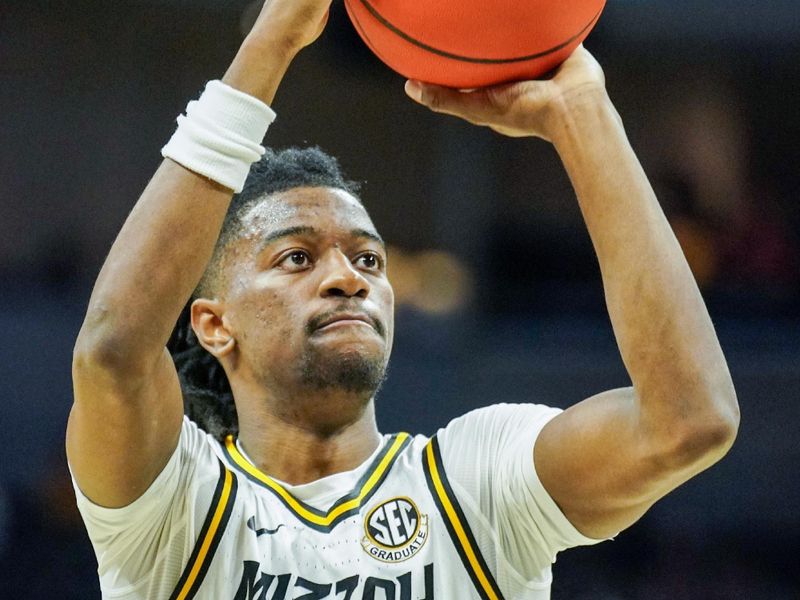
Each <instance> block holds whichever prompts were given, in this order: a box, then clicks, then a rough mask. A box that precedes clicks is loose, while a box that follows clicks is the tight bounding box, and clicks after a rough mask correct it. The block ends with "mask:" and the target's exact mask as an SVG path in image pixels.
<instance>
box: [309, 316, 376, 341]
mask: <svg viewBox="0 0 800 600" xmlns="http://www.w3.org/2000/svg"><path fill="white" fill-rule="evenodd" d="M353 327H369V328H370V329H372V330H374V331H375V332H376V333H377V334H378V335H380V336H381V337H382V336H383V327H382V325H381V323H380V321H378V319H375V318H374V317H372V316H370V315H368V314H367V313H365V312H344V311H343V312H336V313H333V314H331V313H324V314H322V315H318V316H317V317H314V318H312V319H311V321H310V322H309V329H310V330H311V332H318V331H334V330H336V329H346V328H353Z"/></svg>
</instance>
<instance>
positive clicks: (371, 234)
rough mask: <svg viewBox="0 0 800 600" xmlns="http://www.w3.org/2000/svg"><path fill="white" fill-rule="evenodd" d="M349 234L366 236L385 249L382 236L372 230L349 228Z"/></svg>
mask: <svg viewBox="0 0 800 600" xmlns="http://www.w3.org/2000/svg"><path fill="white" fill-rule="evenodd" d="M350 235H352V236H353V237H361V238H367V239H368V240H372V241H373V242H376V243H378V244H380V245H381V248H383V249H384V251H385V250H386V242H384V241H383V238H382V237H381V236H379V235H378V234H377V233H375V232H374V231H368V230H366V229H351V230H350Z"/></svg>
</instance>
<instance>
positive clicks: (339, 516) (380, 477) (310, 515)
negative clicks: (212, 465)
mask: <svg viewBox="0 0 800 600" xmlns="http://www.w3.org/2000/svg"><path fill="white" fill-rule="evenodd" d="M410 443H411V436H410V435H409V434H407V433H397V434H394V435H393V436H391V437H390V438H389V440H388V442H387V443H386V445H385V446H384V448H383V449H382V450H381V452H380V454H378V456H377V457H375V460H373V461H372V464H371V465H370V466H369V468H368V469H367V471H366V472H365V473H364V475H363V476H362V477H361V479H359V480H358V482H357V483H356V485H355V487H354V488H353V490H352V491H351V492H350V493H348V494H346V495H344V496H342V497H341V498H339V499H338V500H337V501H336V502H334V504H333V506H331V508H330V509H328V510H327V511H321V510H318V509H316V508H314V507H313V506H309V505H308V504H306V503H305V502H303V501H302V500H300V499H298V498H296V497H295V496H293V495H292V494H291V492H289V491H288V490H287V489H286V488H284V487H283V486H282V485H281V484H280V483H278V482H277V481H276V480H274V479H273V478H272V477H270V476H269V475H266V474H265V473H263V472H262V471H260V470H259V469H258V467H256V466H255V465H253V464H252V463H251V462H250V461H248V460H247V459H246V458H245V457H244V456H243V455H242V453H241V452H239V449H238V448H237V447H236V442H235V441H234V439H233V437H232V436H228V438H227V439H226V440H225V444H224V445H223V450H224V452H225V456H226V457H227V459H228V461H229V462H230V464H231V465H233V467H234V468H235V469H237V470H238V471H240V472H241V473H243V474H244V476H245V477H247V478H248V479H249V480H250V481H252V482H254V483H255V484H257V485H259V486H261V487H263V488H265V489H267V490H269V491H270V492H272V493H273V494H274V495H275V497H276V498H278V500H280V501H281V503H283V505H284V506H285V507H286V508H287V509H288V510H289V511H290V512H291V513H293V514H294V515H295V516H296V517H297V518H298V519H299V520H300V521H302V522H303V524H304V525H306V526H308V527H311V528H312V529H315V530H317V531H321V532H324V533H329V532H330V531H331V530H332V529H333V528H334V527H335V526H336V525H337V524H339V523H341V522H342V521H343V520H344V519H346V518H348V517H350V516H352V515H354V514H356V513H358V511H359V510H360V509H361V507H362V506H363V505H364V504H365V503H366V502H368V501H369V499H370V498H371V497H372V495H373V494H374V493H375V492H376V491H377V490H378V488H379V487H380V486H381V484H382V483H383V481H384V480H385V479H386V476H387V475H388V474H389V471H390V470H391V468H392V465H394V463H395V461H396V460H397V458H398V457H399V456H400V454H402V452H403V451H404V450H405V449H406V448H407V447H408V445H409V444H410Z"/></svg>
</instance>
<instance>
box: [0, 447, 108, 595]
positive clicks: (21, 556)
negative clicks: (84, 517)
mask: <svg viewBox="0 0 800 600" xmlns="http://www.w3.org/2000/svg"><path fill="white" fill-rule="evenodd" d="M42 472H43V473H45V476H44V477H43V478H42V479H41V480H40V481H39V483H38V484H37V485H36V486H35V487H34V488H33V489H25V488H24V487H21V486H19V485H16V484H13V482H8V485H5V486H3V485H0V531H2V535H1V536H0V573H2V574H3V579H2V581H3V586H2V589H0V597H2V598H9V599H11V598H13V599H15V600H16V599H23V598H24V599H25V600H45V599H49V598H60V599H64V600H87V599H89V598H99V597H100V588H99V584H98V580H97V561H96V558H95V556H94V552H93V551H92V547H91V545H90V543H89V539H88V537H87V536H86V530H85V528H84V527H83V523H82V522H81V517H80V514H79V513H78V509H77V506H76V504H75V494H74V492H73V490H72V483H71V481H70V478H69V473H68V471H67V466H66V464H65V459H64V458H63V456H62V455H60V454H59V455H58V456H57V457H53V458H51V460H50V464H49V465H46V466H45V468H43V470H42Z"/></svg>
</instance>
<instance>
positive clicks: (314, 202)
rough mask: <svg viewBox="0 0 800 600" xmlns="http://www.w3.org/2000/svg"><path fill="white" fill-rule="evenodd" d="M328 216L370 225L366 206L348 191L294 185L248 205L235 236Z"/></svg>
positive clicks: (258, 233)
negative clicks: (292, 187) (296, 186)
mask: <svg viewBox="0 0 800 600" xmlns="http://www.w3.org/2000/svg"><path fill="white" fill-rule="evenodd" d="M319 217H323V218H331V219H333V220H335V221H347V222H350V223H353V224H357V225H361V226H363V225H365V224H371V220H370V218H369V215H368V214H367V211H366V209H365V208H364V206H363V205H362V204H361V202H360V200H358V198H356V197H355V196H353V195H352V194H350V193H348V192H346V191H344V190H340V189H336V188H311V187H305V188H295V189H292V190H287V191H284V192H278V193H275V194H271V195H270V196H267V197H265V198H263V199H262V200H261V201H259V202H256V203H254V204H252V205H251V206H250V207H249V208H248V209H247V210H246V211H244V213H243V214H242V216H241V217H240V219H239V228H238V229H239V234H238V236H237V237H239V238H257V237H262V236H263V235H265V234H267V235H268V234H269V233H270V232H271V231H274V230H276V229H280V228H283V227H286V226H287V225H288V224H292V225H304V224H305V223H303V220H304V219H308V218H319Z"/></svg>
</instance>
